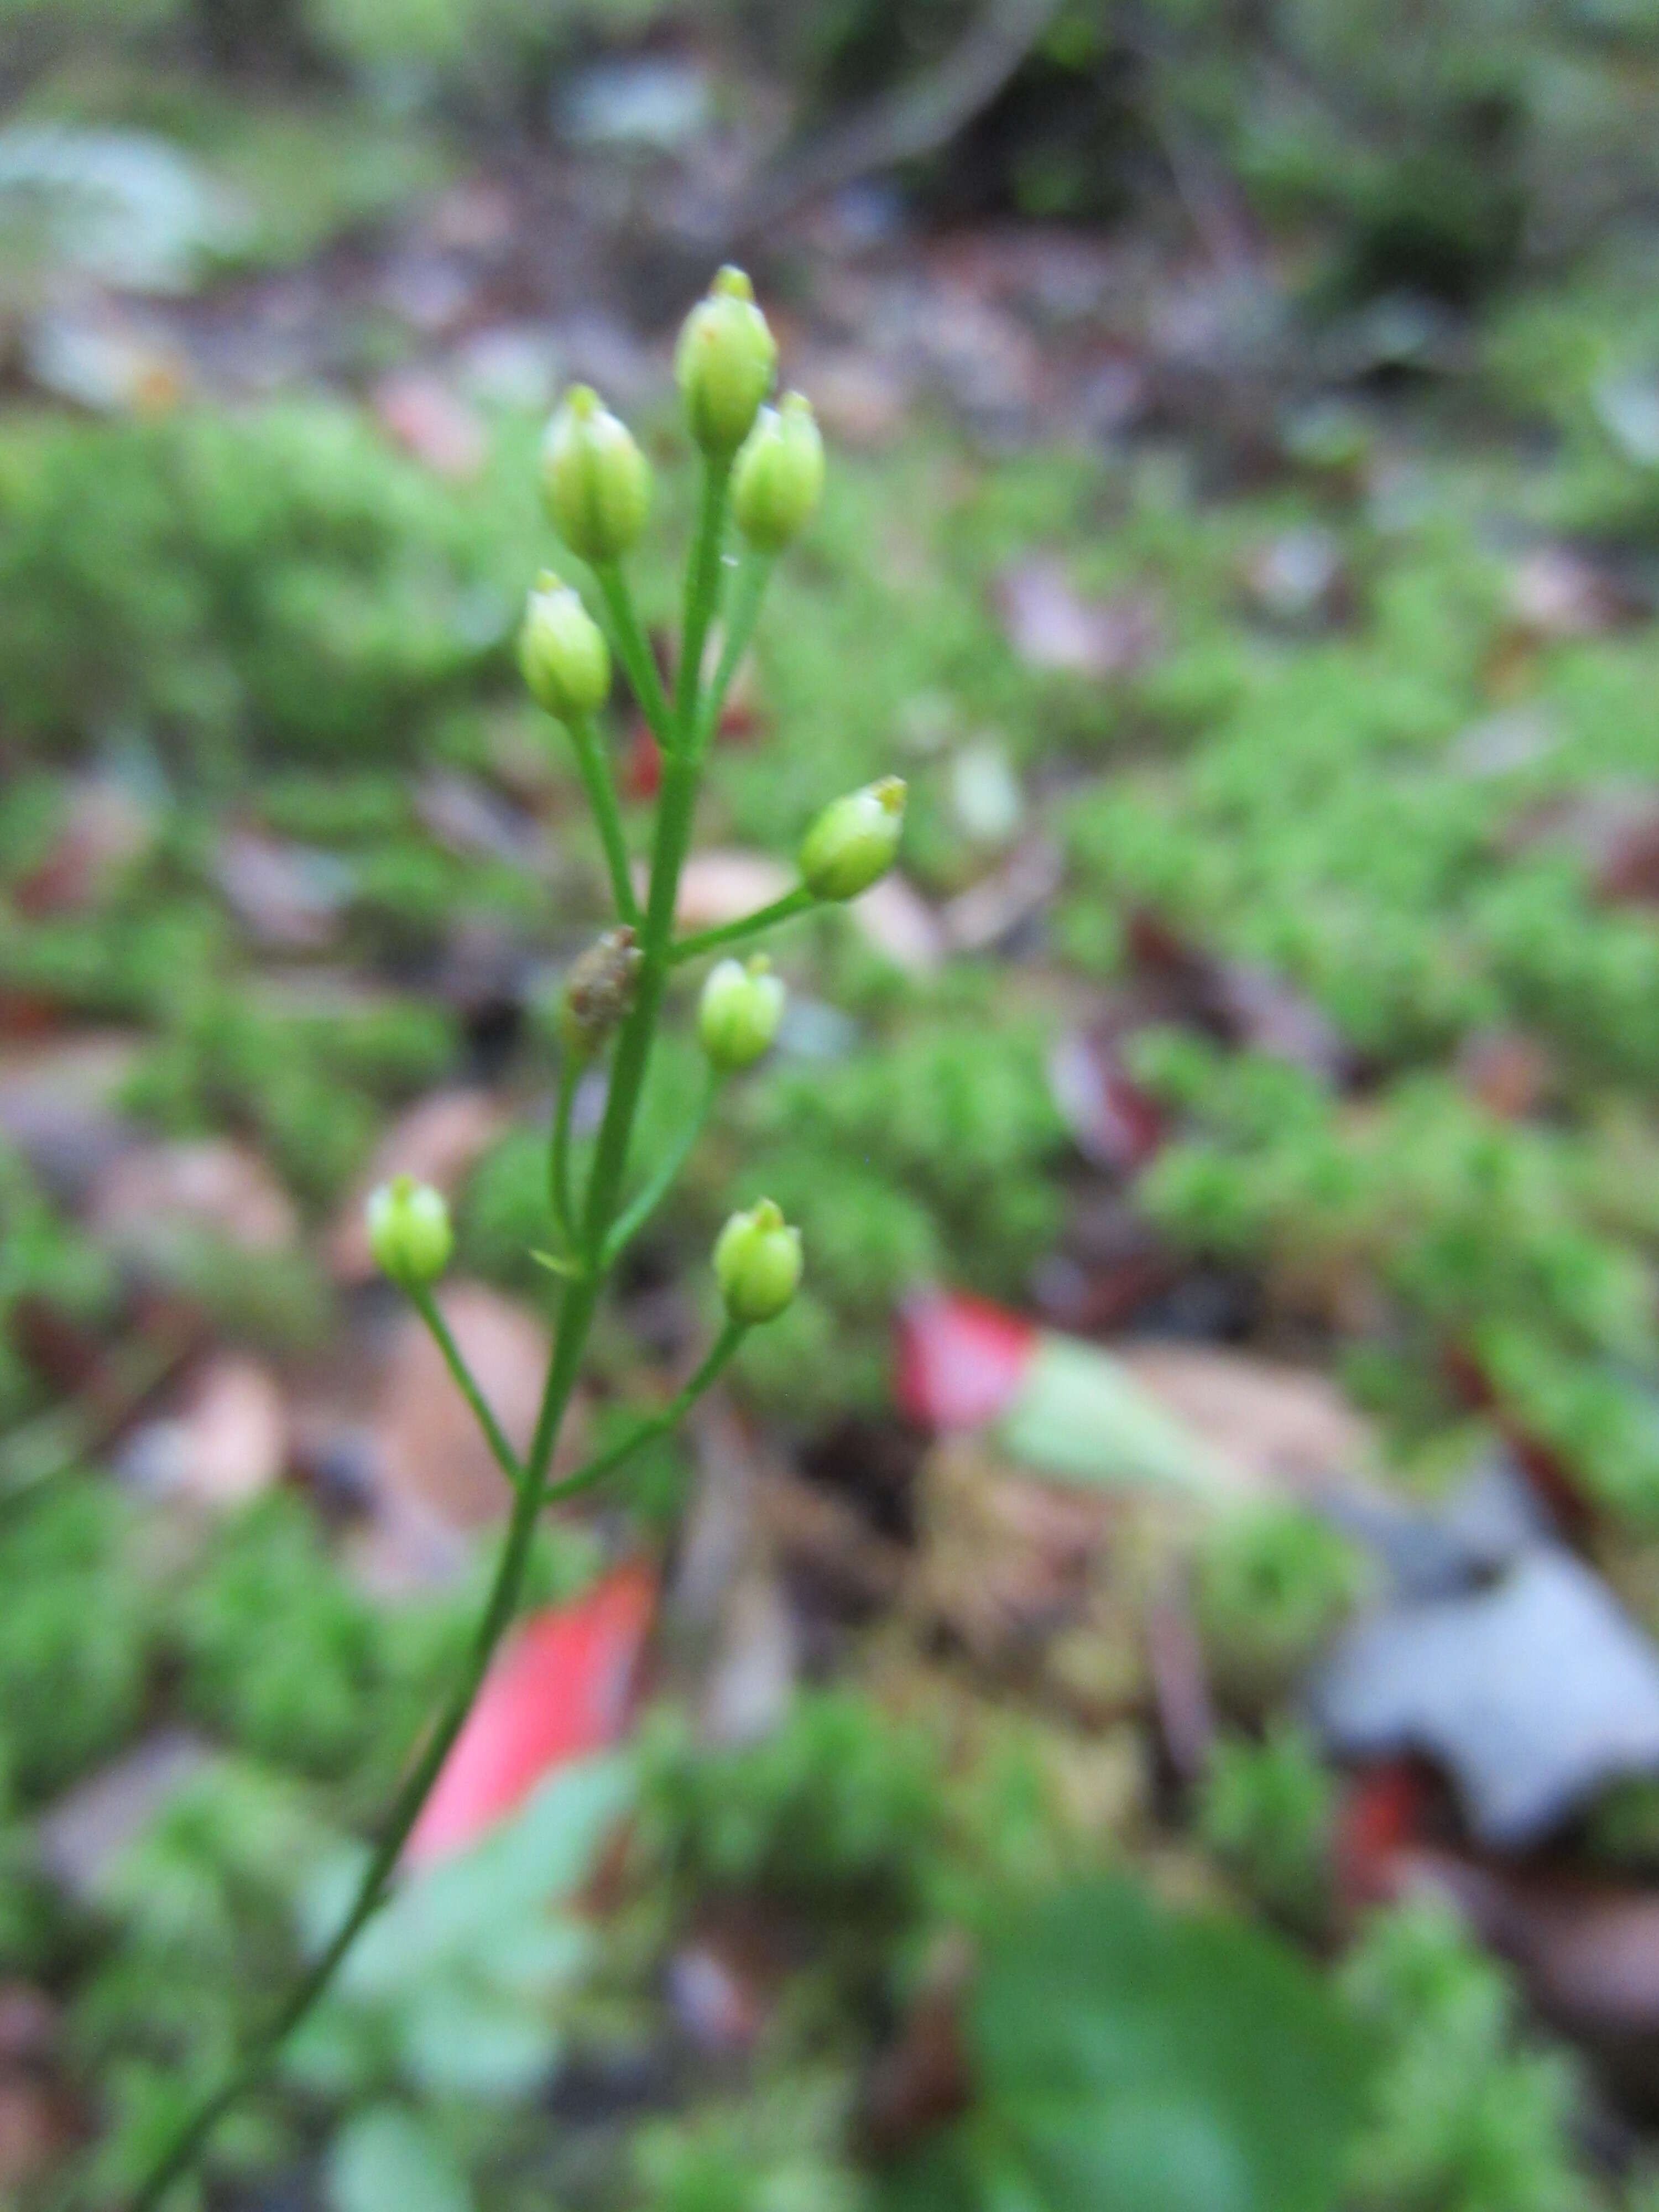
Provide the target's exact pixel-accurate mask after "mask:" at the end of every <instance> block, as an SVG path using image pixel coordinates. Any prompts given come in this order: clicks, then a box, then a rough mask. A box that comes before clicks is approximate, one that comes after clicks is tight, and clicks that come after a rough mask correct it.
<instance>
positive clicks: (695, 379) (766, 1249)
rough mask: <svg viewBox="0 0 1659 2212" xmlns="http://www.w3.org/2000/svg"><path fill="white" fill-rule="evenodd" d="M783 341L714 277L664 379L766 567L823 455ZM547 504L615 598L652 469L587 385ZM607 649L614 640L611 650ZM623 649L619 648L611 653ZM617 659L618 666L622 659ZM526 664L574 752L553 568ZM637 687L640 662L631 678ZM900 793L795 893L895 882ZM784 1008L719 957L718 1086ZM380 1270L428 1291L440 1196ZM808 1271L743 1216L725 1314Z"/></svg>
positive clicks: (425, 1200) (582, 1052)
mask: <svg viewBox="0 0 1659 2212" xmlns="http://www.w3.org/2000/svg"><path fill="white" fill-rule="evenodd" d="M777 363H778V349H777V343H776V340H775V338H774V337H773V335H772V332H771V331H770V330H769V327H768V325H767V321H766V318H765V316H764V315H763V313H761V310H760V308H759V307H757V305H756V302H755V295H754V290H753V288H752V286H751V285H750V282H749V279H748V277H747V276H744V273H743V271H742V270H738V269H731V268H726V269H722V270H720V271H719V273H718V274H717V275H716V276H715V277H714V282H713V283H712V284H711V285H710V287H709V289H708V294H707V295H706V296H705V297H704V298H703V299H702V300H700V301H698V302H697V304H696V307H693V308H692V310H691V312H690V314H689V315H688V316H687V318H686V320H685V323H684V326H683V328H682V330H681V332H680V336H679V341H678V346H677V348H676V349H675V356H674V374H675V379H676V381H677V383H678V386H679V392H680V398H681V403H682V405H683V407H684V416H685V422H686V426H687V428H688V429H689V431H690V435H691V438H692V440H693V441H694V443H695V444H696V447H698V449H699V450H700V452H701V453H702V455H703V457H704V462H705V465H706V466H707V467H708V469H709V470H710V471H714V472H715V474H714V479H713V480H716V481H720V482H722V483H724V484H725V486H726V498H727V501H728V505H729V512H730V514H731V517H732V521H733V522H734V523H735V525H736V527H737V531H738V535H739V537H740V538H741V539H742V540H743V541H744V544H746V546H747V547H748V549H749V551H750V555H751V556H753V557H754V558H755V559H756V560H757V562H759V563H761V564H762V566H763V565H764V564H765V563H767V562H770V561H771V560H772V559H774V558H775V556H777V555H778V554H780V553H781V552H782V551H783V550H785V549H786V548H787V546H788V545H790V544H792V543H793V541H794V540H795V538H798V537H799V535H800V533H801V532H802V531H803V530H804V529H805V526H806V525H807V523H808V522H809V521H810V520H811V516H812V514H813V513H814V511H815V510H816V508H817V504H818V501H819V499H820V497H821V495H822V494H823V478H824V461H823V440H822V438H821V437H820V435H819V434H818V426H817V421H816V419H815V417H814V416H813V413H812V409H811V404H810V403H809V402H808V401H807V400H806V399H805V398H803V397H802V396H801V394H800V393H799V392H784V393H783V394H782V395H781V396H780V397H777V398H774V389H773V387H774V384H775V379H776V375H777ZM540 481H541V491H542V497H543V501H544V505H545V507H546V509H547V513H548V517H549V519H550V521H551V523H552V525H553V527H554V529H555V530H556V532H557V533H558V535H559V537H560V538H561V539H562V541H563V543H564V544H565V545H566V546H567V547H568V550H570V552H571V553H573V554H574V555H575V556H577V558H578V559H579V560H580V561H581V562H586V564H587V566H588V567H589V568H591V569H592V570H593V571H594V572H595V574H597V575H599V577H600V578H601V579H604V578H605V577H606V576H610V577H611V584H612V586H613V587H614V585H615V582H616V576H617V571H618V566H619V564H620V563H621V562H622V561H623V558H624V556H626V555H628V554H629V552H630V551H632V550H633V548H634V547H635V545H636V544H637V543H638V542H639V539H640V538H641V534H642V532H644V529H645V526H646V524H647V520H648V519H649V516H650V512H651V502H652V494H653V485H652V474H651V467H650V464H649V462H648V461H647V459H646V457H645V455H644V453H642V452H641V449H640V447H639V445H638V443H637V442H636V441H635V438H634V436H633V435H632V433H631V432H630V431H629V428H628V427H627V425H626V424H625V423H623V422H621V421H620V420H619V419H618V417H617V416H615V415H613V414H612V413H611V410H610V409H609V408H608V407H606V406H605V403H604V401H603V400H602V399H601V398H599V394H598V393H597V392H593V391H592V390H591V389H590V388H589V387H588V386H586V385H577V386H574V387H573V388H572V389H571V390H570V391H569V392H567V393H566V395H565V397H564V398H563V400H562V403H561V404H560V405H559V407H558V408H557V410H556V412H555V414H554V416H553V418H552V420H551V422H550V423H549V425H548V428H547V434H546V436H545V438H544V441H543V444H542V450H541V459H540ZM614 634H615V633H614V632H613V635H614ZM618 650H619V651H621V650H623V643H621V642H619V645H618ZM624 658H625V659H626V654H625V653H624ZM519 665H520V669H521V671H522V672H523V676H524V680H525V683H526V686H527V688H528V690H529V691H530V693H531V696H532V698H533V699H534V700H535V701H536V702H537V704H538V706H540V707H542V708H544V709H545V711H546V712H547V713H548V714H550V715H552V716H554V717H555V718H556V720H559V721H562V722H563V723H565V724H567V725H568V726H571V728H572V730H573V732H574V733H575V734H576V736H577V738H578V743H579V744H581V743H586V744H588V745H589V746H590V747H591V746H592V743H593V740H592V737H591V735H589V736H586V737H584V735H583V733H584V732H586V726H587V725H588V723H589V722H590V720H591V718H592V717H593V716H594V715H596V714H599V712H600V711H601V710H602V709H603V708H604V707H605V704H606V702H607V701H608V700H609V698H610V696H611V642H610V641H608V639H607V636H606V634H605V629H602V628H601V626H600V624H599V622H597V621H596V620H595V619H594V617H593V615H592V613H590V611H589V610H588V606H587V605H586V603H585V602H584V599H583V597H582V595H581V593H580V592H579V591H578V590H577V589H576V588H575V587H574V586H573V585H572V584H570V583H569V582H568V581H567V580H565V579H564V578H562V577H561V576H559V575H557V574H555V573H554V572H553V571H552V570H550V569H544V570H543V572H542V573H541V574H539V575H538V578H537V579H536V582H535V584H534V586H532V590H531V592H530V594H529V598H528V601H527V604H526V609H525V616H524V621H523V625H522V627H521V629H520V635H519ZM627 665H628V666H629V672H630V674H632V673H634V672H635V662H633V661H631V660H629V661H628V662H627ZM904 799H905V791H904V786H903V784H902V782H901V781H900V780H899V779H898V778H897V777H896V776H884V777H883V778H882V779H881V781H878V782H876V783H872V784H869V785H867V786H866V787H865V788H863V789H862V790H860V791H854V792H849V793H847V794H846V795H845V796H844V797H842V798H840V799H836V800H834V801H832V802H831V804H830V805H828V806H827V807H826V808H825V809H824V810H823V812H822V813H821V814H820V815H819V816H818V817H817V820H816V821H815V822H814V823H812V825H811V828H810V829H808V831H807V833H806V835H805V838H804V839H803V840H802V842H801V846H800V850H799V867H800V878H801V885H802V890H803V892H804V893H805V894H806V895H810V900H811V901H817V902H842V901H845V900H848V899H853V898H856V897H858V896H859V895H860V893H861V892H863V891H866V890H868V889H869V888H870V886H871V885H872V884H874V883H875V882H877V881H878V879H879V878H880V877H882V876H883V875H884V874H885V873H886V872H887V870H888V869H889V868H890V866H892V864H893V861H894V859H895V858H896V854H897V851H898V846H899V839H900V836H901V833H902V829H903V824H904ZM642 957H643V956H642V951H641V945H640V944H639V942H638V939H637V936H636V932H635V929H634V928H633V927H629V926H626V925H624V926H623V927H617V928H615V929H611V930H608V931H607V932H606V933H605V935H604V936H602V937H601V938H600V939H599V940H598V942H597V943H596V944H595V945H593V946H592V949H591V950H590V951H588V952H586V953H585V954H584V955H583V956H582V957H581V958H580V960H579V961H578V962H577V963H575V966H574V968H573V969H572V971H571V973H570V975H569V977H568V981H567V983H566V986H565V988H564V992H563V994H562V998H561V1001H560V1008H559V1030H560V1036H561V1039H562V1043H563V1046H564V1048H565V1051H566V1053H567V1054H568V1056H569V1058H570V1060H571V1062H572V1063H573V1065H574V1066H583V1065H586V1064H587V1063H589V1062H591V1061H592V1060H594V1059H595V1058H596V1057H597V1056H598V1054H599V1053H600V1052H601V1051H602V1050H603V1049H604V1048H605V1044H606V1042H607V1041H608V1040H609V1038H610V1037H611V1035H612V1034H613V1033H614V1032H615V1030H617V1027H618V1025H619V1024H621V1023H622V1022H623V1021H624V1020H625V1019H626V1018H627V1016H628V1014H629V1009H630V1007H631V1006H632V1004H633V1001H634V996H635V986H636V983H637V981H638V977H639V972H640V968H641V959H642ZM786 998H787V994H786V992H785V989H784V986H783V984H782V982H781V980H780V979H779V978H778V977H777V976H776V975H774V974H773V973H772V972H771V965H770V963H769V961H768V960H766V959H765V958H764V957H763V956H756V957H752V958H750V959H748V960H740V959H723V960H720V961H719V962H718V963H716V964H715V966H714V969H712V970H711V972H710V974H709V975H708V980H707V981H706V982H705V984H704V986H703V989H702V998H701V1000H700V1002H699V1006H698V1017H697V1027H698V1036H699V1038H700V1041H701V1042H702V1048H703V1052H704V1054H705V1055H706V1057H707V1059H708V1063H709V1066H710V1067H711V1069H712V1070H713V1071H714V1073H715V1074H716V1075H717V1076H721V1077H724V1076H726V1075H731V1074H734V1073H738V1072H739V1071H740V1070H742V1069H744V1068H746V1067H750V1066H753V1064H754V1063H755V1062H756V1061H757V1060H759V1059H760V1058H761V1057H762V1056H763V1054H765V1053H766V1052H767V1051H768V1050H769V1048H770V1047H771V1045H772V1043H773V1042H774V1041H775V1038H776V1036H777V1035H778V1030H779V1028H780V1025H781V1022H782V1019H783V1014H784V1008H785V1004H786ZM369 1232H370V1238H371V1242H372V1243H373V1246H374V1254H375V1257H376V1259H377V1260H378V1261H379V1262H380V1266H381V1267H383V1268H384V1269H385V1271H386V1273H387V1274H389V1275H391V1276H392V1278H393V1279H394V1280H396V1281H398V1282H399V1283H401V1284H403V1285H405V1286H406V1287H407V1286H418V1285H426V1284H428V1283H430V1282H431V1281H433V1280H434V1279H435V1278H436V1277H437V1275H438V1274H440V1273H441V1272H442V1269H443V1268H444V1267H445V1266H446V1265H447V1262H448V1260H449V1257H450V1253H451V1249H452V1248H453V1241H454V1240H453V1231H452V1230H451V1227H450V1222H449V1214H448V1209H447V1206H446V1205H445V1203H444V1200H442V1198H441V1196H440V1195H439V1194H438V1193H437V1192H436V1191H435V1190H432V1189H430V1188H428V1187H426V1186H424V1185H422V1184H417V1183H413V1182H410V1181H409V1179H408V1178H406V1177H403V1178H399V1179H398V1180H397V1181H395V1182H391V1183H388V1184H386V1185H385V1186H383V1187H382V1188H380V1189H379V1190H377V1191H376V1192H375V1193H374V1196H373V1197H372V1198H371V1200H370V1201H369ZM714 1267H715V1273H716V1276H717V1278H718V1279H719V1283H720V1291H721V1294H722V1297H724V1299H725V1302H726V1310H727V1312H728V1314H729V1316H731V1317H732V1319H733V1320H734V1321H738V1322H743V1323H744V1325H745V1326H747V1325H749V1324H750V1323H751V1322H758V1321H763V1320H767V1319H769V1318H770V1317H771V1316H772V1315H774V1314H775V1313H777V1312H781V1310H782V1309H783V1307H784V1306H785V1305H787V1304H788V1302H789V1299H790V1297H792V1296H793V1292H794V1289H795V1285H796V1284H797V1282H798V1281H799V1276H800V1267H801V1254H800V1238H799V1233H798V1232H797V1231H795V1230H793V1229H792V1228H790V1227H789V1226H788V1225H787V1224H786V1223H785V1222H784V1220H783V1218H782V1217H781V1214H780V1213H779V1212H778V1210H777V1208H776V1207H775V1206H773V1205H772V1204H771V1203H770V1201H763V1203H762V1204H761V1205H759V1206H756V1207H753V1208H751V1209H750V1211H749V1212H745V1213H740V1214H736V1215H734V1216H733V1217H732V1219H731V1220H730V1221H729V1222H728V1223H727V1224H726V1228H725V1229H724V1230H723V1231H721V1234H720V1241H719V1243H717V1244H716V1246H715V1252H714Z"/></svg>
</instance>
